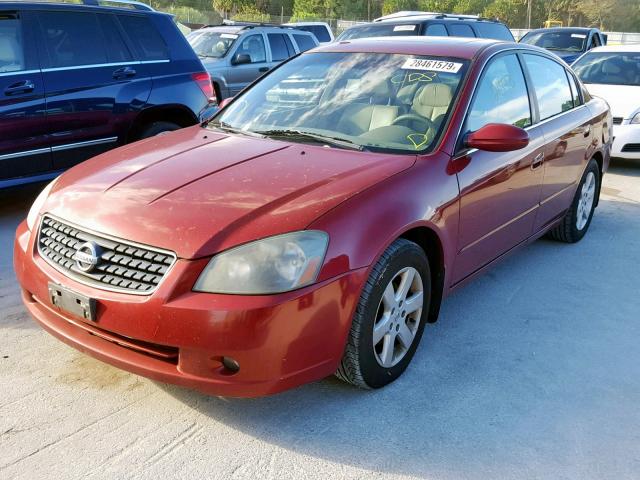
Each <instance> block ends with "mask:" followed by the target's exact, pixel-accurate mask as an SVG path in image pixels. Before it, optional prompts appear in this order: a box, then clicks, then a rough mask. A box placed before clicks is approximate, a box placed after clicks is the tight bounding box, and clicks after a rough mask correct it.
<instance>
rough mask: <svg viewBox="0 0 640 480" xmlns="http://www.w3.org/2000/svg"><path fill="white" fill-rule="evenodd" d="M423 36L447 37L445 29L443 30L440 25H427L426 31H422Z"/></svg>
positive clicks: (442, 26)
mask: <svg viewBox="0 0 640 480" xmlns="http://www.w3.org/2000/svg"><path fill="white" fill-rule="evenodd" d="M424 34H425V35H428V36H430V37H448V36H449V34H448V33H447V29H446V28H444V25H442V24H441V23H431V24H429V25H427V28H426V30H425V31H424Z"/></svg>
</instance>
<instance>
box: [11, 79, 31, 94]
mask: <svg viewBox="0 0 640 480" xmlns="http://www.w3.org/2000/svg"><path fill="white" fill-rule="evenodd" d="M35 88H36V86H35V85H34V84H33V82H32V81H31V80H25V81H24V82H18V83H14V84H13V85H9V86H8V87H7V88H5V89H4V94H5V95H18V94H20V93H29V92H33V90H34V89H35Z"/></svg>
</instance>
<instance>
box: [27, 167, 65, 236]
mask: <svg viewBox="0 0 640 480" xmlns="http://www.w3.org/2000/svg"><path fill="white" fill-rule="evenodd" d="M58 178H59V177H58ZM58 178H56V179H55V180H54V181H53V182H51V183H49V185H47V186H46V187H44V189H43V190H42V191H41V192H40V195H38V196H37V197H36V200H35V201H34V202H33V205H31V209H29V215H27V228H28V229H29V230H30V231H33V227H35V225H36V222H37V221H38V215H40V210H41V209H42V206H43V205H44V202H45V201H46V200H47V197H48V196H49V193H50V192H51V188H53V185H54V184H55V183H56V181H57V180H58Z"/></svg>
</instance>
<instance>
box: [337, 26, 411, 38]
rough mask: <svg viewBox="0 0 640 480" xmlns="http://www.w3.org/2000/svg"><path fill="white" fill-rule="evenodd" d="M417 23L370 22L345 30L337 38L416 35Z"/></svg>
mask: <svg viewBox="0 0 640 480" xmlns="http://www.w3.org/2000/svg"><path fill="white" fill-rule="evenodd" d="M418 27H419V25H392V24H391V25H389V24H378V25H376V24H370V25H365V26H363V27H355V28H350V29H348V30H345V31H344V32H342V33H341V34H340V36H339V37H338V40H353V39H355V38H369V37H398V36H405V37H406V36H411V35H418V31H419V28H418Z"/></svg>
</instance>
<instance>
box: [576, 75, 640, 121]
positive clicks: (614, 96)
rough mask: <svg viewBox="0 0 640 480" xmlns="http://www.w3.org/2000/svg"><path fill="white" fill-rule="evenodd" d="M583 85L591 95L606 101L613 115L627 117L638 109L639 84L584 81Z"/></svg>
mask: <svg viewBox="0 0 640 480" xmlns="http://www.w3.org/2000/svg"><path fill="white" fill-rule="evenodd" d="M585 87H587V90H588V91H589V93H591V94H592V95H595V96H597V97H600V98H603V99H605V100H606V101H607V103H608V104H609V106H610V107H611V115H613V116H614V117H622V118H625V119H627V118H630V117H631V116H632V115H633V114H634V113H635V112H637V111H638V110H639V109H640V86H634V85H604V84H601V83H586V84H585ZM634 99H635V100H634Z"/></svg>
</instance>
